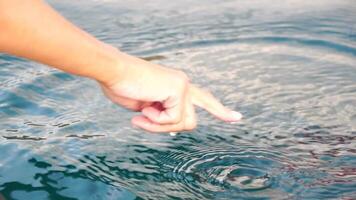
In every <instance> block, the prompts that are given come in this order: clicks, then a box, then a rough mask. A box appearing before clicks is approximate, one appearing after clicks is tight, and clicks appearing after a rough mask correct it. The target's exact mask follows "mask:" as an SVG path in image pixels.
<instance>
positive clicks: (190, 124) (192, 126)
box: [184, 120, 197, 131]
mask: <svg viewBox="0 0 356 200" xmlns="http://www.w3.org/2000/svg"><path fill="white" fill-rule="evenodd" d="M196 127H197V122H196V121H195V120H189V121H187V122H186V123H185V127H184V129H185V130H186V131H191V130H194V129H195V128H196Z"/></svg>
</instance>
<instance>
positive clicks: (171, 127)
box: [131, 115, 184, 133]
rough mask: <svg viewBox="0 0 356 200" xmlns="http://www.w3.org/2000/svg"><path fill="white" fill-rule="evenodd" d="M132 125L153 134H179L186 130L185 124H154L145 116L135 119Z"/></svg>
mask: <svg viewBox="0 0 356 200" xmlns="http://www.w3.org/2000/svg"><path fill="white" fill-rule="evenodd" d="M131 123H132V124H133V125H134V126H136V127H139V128H141V129H144V130H146V131H149V132H153V133H164V132H167V133H168V132H179V131H183V130H184V124H183V123H178V124H168V125H160V124H156V123H154V122H152V121H151V120H150V119H148V118H147V117H145V116H143V115H140V116H135V117H133V118H132V120H131Z"/></svg>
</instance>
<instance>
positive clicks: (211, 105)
mask: <svg viewBox="0 0 356 200" xmlns="http://www.w3.org/2000/svg"><path fill="white" fill-rule="evenodd" d="M189 93H190V95H191V96H192V102H193V104H194V105H196V106H199V107H201V108H203V109H205V110H207V111H208V112H209V113H211V114H212V115H214V116H215V117H217V118H219V119H221V120H223V121H227V122H236V121H239V120H240V119H241V118H242V114H241V113H239V112H236V111H232V110H230V109H228V108H226V107H225V106H223V105H222V104H221V103H220V102H219V101H218V100H217V99H216V98H215V97H214V96H213V95H212V94H211V93H209V92H207V91H203V90H202V89H200V88H198V87H196V86H194V85H191V86H190V88H189Z"/></svg>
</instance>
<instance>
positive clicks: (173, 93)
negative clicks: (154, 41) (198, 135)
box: [101, 52, 242, 132]
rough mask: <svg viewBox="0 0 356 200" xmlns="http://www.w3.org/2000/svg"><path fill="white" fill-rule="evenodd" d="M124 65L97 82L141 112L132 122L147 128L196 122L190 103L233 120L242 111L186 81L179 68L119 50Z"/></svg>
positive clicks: (164, 129) (181, 128)
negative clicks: (116, 75) (109, 77)
mask: <svg viewBox="0 0 356 200" xmlns="http://www.w3.org/2000/svg"><path fill="white" fill-rule="evenodd" d="M119 59H120V63H121V65H122V66H121V67H122V68H123V69H124V72H123V74H121V75H120V76H119V78H118V79H117V80H112V81H110V82H109V83H103V84H101V86H102V89H103V91H104V93H105V95H106V96H107V97H108V98H109V99H111V100H112V101H113V102H114V103H117V104H119V105H121V106H123V107H125V108H128V109H130V110H134V111H140V112H141V115H139V116H135V117H133V118H132V121H131V122H132V124H133V125H134V126H137V127H139V128H142V129H144V130H146V131H150V132H179V131H187V130H192V129H194V128H195V127H196V125H197V117H196V113H195V109H194V106H199V107H201V108H203V109H205V110H207V111H208V112H210V113H211V114H213V115H214V116H216V117H217V118H219V119H221V120H223V121H227V122H234V121H238V120H240V119H241V117H242V115H241V114H240V113H238V112H235V111H231V110H229V109H228V108H226V107H224V106H223V105H222V104H221V103H220V102H219V101H218V100H217V99H216V98H215V97H214V96H213V95H211V94H210V93H209V92H207V91H204V90H202V89H200V88H198V87H196V86H194V85H192V84H190V83H189V80H188V77H187V76H186V75H185V74H184V73H183V72H181V71H178V70H174V69H169V68H164V67H162V66H159V65H156V64H153V63H150V62H147V61H145V60H142V59H139V58H136V57H133V56H130V55H127V54H124V53H121V52H120V58H119Z"/></svg>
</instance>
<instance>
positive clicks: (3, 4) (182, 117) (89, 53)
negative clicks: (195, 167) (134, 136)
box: [0, 0, 242, 132]
mask: <svg viewBox="0 0 356 200" xmlns="http://www.w3.org/2000/svg"><path fill="white" fill-rule="evenodd" d="M0 52H2V53H7V54H12V55H15V56H19V57H23V58H27V59H31V60H34V61H37V62H40V63H43V64H46V65H49V66H51V67H54V68H57V69H60V70H63V71H65V72H68V73H71V74H75V75H79V76H85V77H88V78H91V79H94V80H96V81H98V83H99V84H100V85H101V87H102V89H103V92H104V94H105V95H106V96H107V97H108V98H109V99H110V100H111V101H113V102H114V103H116V104H118V105H121V106H123V107H125V108H128V109H130V110H133V111H138V112H140V115H138V116H135V117H133V118H132V121H131V122H132V124H133V125H134V126H136V127H139V128H142V129H144V130H146V131H149V132H178V131H186V130H192V129H194V128H195V127H196V125H197V117H196V113H195V109H194V107H195V106H199V107H201V108H203V109H205V110H207V111H208V112H210V113H211V114H212V115H214V116H216V117H217V118H219V119H221V120H223V121H226V122H235V121H239V120H240V119H241V117H242V116H241V114H240V113H238V112H235V111H231V110H229V109H228V108H226V107H224V106H223V105H222V104H221V103H220V102H219V101H218V100H217V99H216V98H215V97H214V96H213V95H211V94H210V93H209V92H207V91H204V90H202V89H200V88H198V87H196V86H194V85H192V84H191V83H190V81H189V79H188V77H187V75H186V74H185V73H184V72H182V71H178V70H174V69H170V68H165V67H163V66H160V65H157V64H154V63H150V62H147V61H145V60H142V59H140V58H137V57H134V56H131V55H128V54H126V53H124V52H121V51H119V50H118V49H116V48H114V47H112V46H110V45H109V44H105V43H103V42H101V41H99V40H97V39H96V38H94V37H93V36H91V35H90V34H88V33H86V32H85V31H83V30H81V29H80V28H78V27H76V26H75V25H73V24H72V23H70V22H69V21H67V20H66V19H65V18H63V17H62V16H61V15H60V14H58V13H57V12H56V11H55V10H53V9H52V8H51V7H50V6H49V5H48V4H46V3H45V2H43V1H41V0H26V1H23V0H0Z"/></svg>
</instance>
